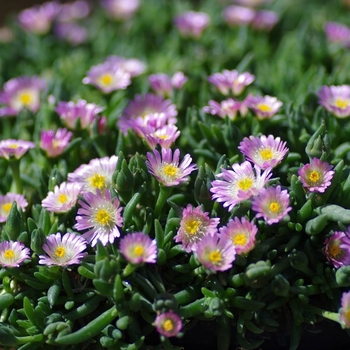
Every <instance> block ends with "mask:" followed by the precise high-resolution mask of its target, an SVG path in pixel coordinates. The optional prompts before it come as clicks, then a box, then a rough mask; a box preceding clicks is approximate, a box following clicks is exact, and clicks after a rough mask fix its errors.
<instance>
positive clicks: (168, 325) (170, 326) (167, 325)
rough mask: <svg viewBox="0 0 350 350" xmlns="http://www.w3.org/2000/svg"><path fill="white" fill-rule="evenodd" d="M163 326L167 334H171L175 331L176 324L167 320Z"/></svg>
mask: <svg viewBox="0 0 350 350" xmlns="http://www.w3.org/2000/svg"><path fill="white" fill-rule="evenodd" d="M162 326H163V329H164V330H165V331H166V332H171V331H172V330H173V329H174V323H173V321H172V320H166V321H165V322H164V323H163V325H162Z"/></svg>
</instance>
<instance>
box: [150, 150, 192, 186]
mask: <svg viewBox="0 0 350 350" xmlns="http://www.w3.org/2000/svg"><path fill="white" fill-rule="evenodd" d="M161 152H162V153H161V154H160V153H159V152H158V151H157V150H154V151H153V153H151V152H148V153H147V160H146V165H147V168H148V171H149V172H150V173H151V174H152V175H153V176H154V177H155V178H156V179H157V180H158V181H159V182H160V183H161V184H162V185H163V186H177V185H179V184H180V183H184V182H187V181H188V175H189V174H191V173H192V171H194V170H196V168H197V167H196V165H195V164H191V161H192V158H191V156H190V155H189V154H186V155H185V157H184V158H183V160H182V162H181V163H180V164H179V160H180V150H179V149H176V150H175V151H174V155H173V152H172V150H171V149H170V148H167V149H164V148H162V150H161Z"/></svg>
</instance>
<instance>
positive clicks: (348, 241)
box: [324, 229, 350, 268]
mask: <svg viewBox="0 0 350 350" xmlns="http://www.w3.org/2000/svg"><path fill="white" fill-rule="evenodd" d="M324 243H325V247H324V254H325V255H326V258H327V259H328V260H329V261H330V262H331V263H332V264H333V265H334V267H336V268H339V267H342V266H348V265H350V232H349V229H348V230H347V231H346V232H342V231H335V232H334V233H333V234H332V235H331V236H329V237H327V238H326V240H325V242H324Z"/></svg>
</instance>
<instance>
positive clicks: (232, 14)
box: [222, 5, 255, 26]
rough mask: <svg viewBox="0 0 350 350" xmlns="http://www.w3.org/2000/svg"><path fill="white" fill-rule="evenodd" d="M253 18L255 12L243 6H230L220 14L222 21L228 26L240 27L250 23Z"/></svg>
mask: <svg viewBox="0 0 350 350" xmlns="http://www.w3.org/2000/svg"><path fill="white" fill-rule="evenodd" d="M254 16H255V10H254V9H252V8H249V7H244V6H235V5H231V6H228V7H226V8H225V9H224V10H223V12H222V17H223V19H224V21H225V22H226V23H227V24H228V25H229V26H241V25H247V24H249V23H251V21H252V20H253V18H254Z"/></svg>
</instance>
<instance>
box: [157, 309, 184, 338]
mask: <svg viewBox="0 0 350 350" xmlns="http://www.w3.org/2000/svg"><path fill="white" fill-rule="evenodd" d="M154 326H155V327H156V330H157V332H158V333H159V334H161V335H164V336H165V337H167V338H169V337H174V336H176V335H177V334H179V332H180V331H181V328H182V321H181V318H180V316H179V315H177V314H176V313H175V312H174V311H168V312H164V313H161V314H159V315H157V317H156V319H155V321H154Z"/></svg>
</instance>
